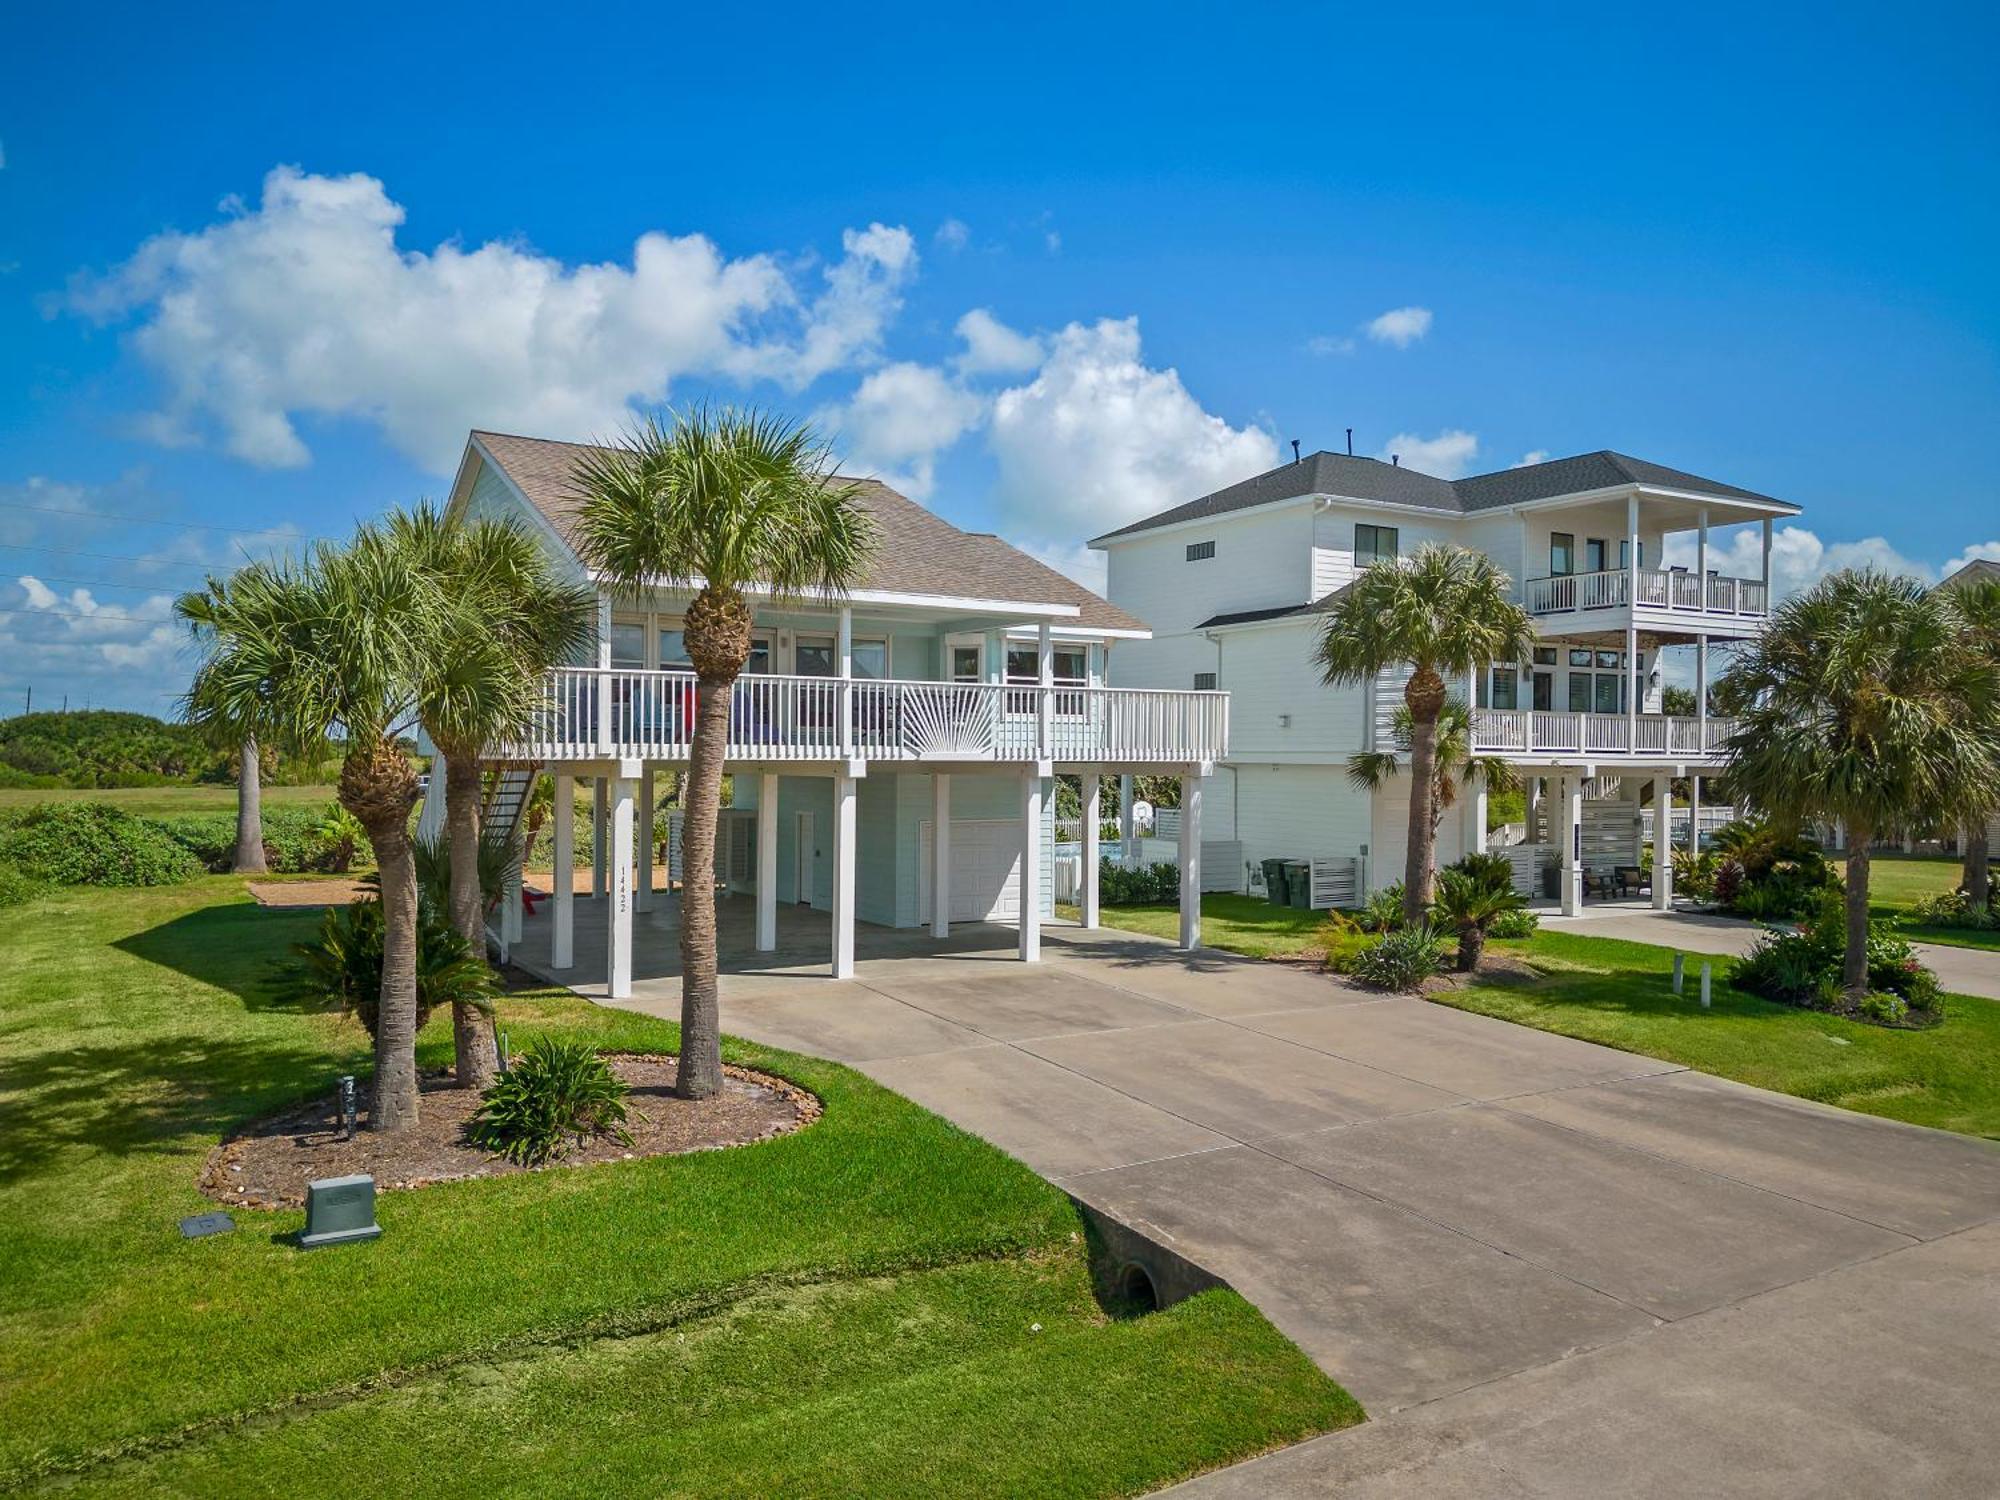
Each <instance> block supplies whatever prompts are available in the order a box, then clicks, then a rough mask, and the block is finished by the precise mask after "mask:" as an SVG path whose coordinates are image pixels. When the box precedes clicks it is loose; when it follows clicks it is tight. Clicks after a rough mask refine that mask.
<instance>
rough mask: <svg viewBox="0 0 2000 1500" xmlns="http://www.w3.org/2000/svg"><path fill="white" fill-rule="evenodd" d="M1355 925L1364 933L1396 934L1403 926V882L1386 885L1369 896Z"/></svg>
mask: <svg viewBox="0 0 2000 1500" xmlns="http://www.w3.org/2000/svg"><path fill="white" fill-rule="evenodd" d="M1355 923H1356V925H1358V926H1359V927H1360V928H1361V930H1362V931H1363V932H1394V931H1395V930H1396V929H1397V928H1398V927H1401V926H1402V925H1403V882H1402V881H1400V880H1398V881H1396V882H1395V883H1394V884H1393V885H1385V886H1383V887H1382V889H1381V890H1379V891H1376V892H1375V893H1374V894H1372V895H1371V896H1369V898H1368V904H1367V905H1366V906H1364V907H1363V908H1362V909H1361V914H1360V915H1359V916H1358V917H1356V918H1355Z"/></svg>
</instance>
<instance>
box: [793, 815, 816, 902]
mask: <svg viewBox="0 0 2000 1500" xmlns="http://www.w3.org/2000/svg"><path fill="white" fill-rule="evenodd" d="M813 853H814V850H813V815H812V814H811V813H809V812H802V813H800V814H799V815H798V837H797V839H796V840H795V841H794V847H793V859H794V861H795V864H796V867H797V868H796V870H795V872H794V877H793V885H792V889H793V890H794V891H795V892H796V893H797V894H796V895H795V896H794V897H793V899H794V900H796V901H797V902H798V904H799V905H800V906H811V905H812V899H813Z"/></svg>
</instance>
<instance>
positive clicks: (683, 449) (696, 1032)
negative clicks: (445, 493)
mask: <svg viewBox="0 0 2000 1500" xmlns="http://www.w3.org/2000/svg"><path fill="white" fill-rule="evenodd" d="M575 483H576V485H577V487H578V489H579V491H580V493H581V495H582V497H583V504H582V509H581V511H580V512H579V514H578V517H577V529H578V534H579V538H580V542H581V550H582V552H583V556H584V560H585V561H586V562H587V563H588V564H589V565H590V566H591V567H593V568H595V569H596V570H597V571H598V573H599V574H600V575H601V576H602V577H603V578H604V580H605V581H606V582H607V583H608V584H609V585H610V586H611V587H612V588H614V589H616V590H618V591H619V592H621V593H626V594H637V593H638V592H639V591H640V590H641V589H647V588H655V587H665V588H670V589H686V590H692V591H694V597H693V599H692V600H691V601H690V602H689V604H688V606H687V609H686V611H685V612H684V614H683V617H682V624H681V629H682V633H683V634H682V638H683V640H684V642H685V645H686V649H687V653H688V659H689V661H690V662H691V663H692V664H693V666H694V671H695V679H696V689H695V705H696V706H695V721H694V735H693V740H692V742H691V744H690V745H689V747H688V777H687V785H686V790H685V796H686V804H685V807H684V810H683V823H682V828H681V840H682V842H681V860H682V866H681V867H682V872H683V873H682V877H681V935H680V947H681V1052H680V1065H679V1070H678V1076H677V1078H676V1081H675V1087H676V1089H677V1091H678V1092H679V1093H680V1094H681V1095H682V1096H684V1097H686V1098H690V1099H705V1098H707V1097H708V1096H709V1095H711V1094H713V1093H715V1092H716V1091H717V1090H718V1089H719V1088H721V1086H722V1050H721V1032H720V1029H719V1019H718V1015H717V992H716V957H715V825H716V817H717V812H718V810H719V808H720V807H721V801H722V771H723V755H724V749H725V747H726V746H727V744H728V742H729V703H730V698H731V696H732V694H731V692H730V688H731V685H732V684H733V683H734V682H735V681H736V679H737V677H738V676H739V675H740V674H741V672H742V671H743V666H744V663H745V662H746V661H747V660H748V659H749V655H750V627H751V610H750V602H749V600H748V599H747V598H745V597H744V592H745V590H746V589H749V588H753V587H754V588H757V589H759V590H767V591H768V592H769V593H770V595H771V596H772V597H774V598H776V599H779V600H797V599H801V598H803V597H805V596H808V595H812V596H816V597H818V598H821V599H824V598H828V597H836V598H837V597H840V596H842V595H844V594H845V593H846V591H847V590H848V589H849V588H850V587H852V586H853V585H854V584H855V583H857V582H859V581H860V578H861V576H862V573H863V570H864V569H865V568H866V566H867V562H868V558H869V555H870V553H871V551H872V549H873V545H874V531H875V528H874V525H873V522H872V521H871V519H870V517H869V515H868V513H867V512H866V511H865V510H864V509H863V508H862V507H861V505H860V503H859V500H858V498H857V496H858V490H857V488H856V486H854V485H852V484H849V483H847V482H845V481H842V480H840V479H838V478H836V477H835V475H834V472H833V461H832V456H831V454H830V453H829V451H828V449H827V448H826V447H825V445H824V444H823V443H822V442H821V441H820V439H819V438H818V437H817V436H816V435H815V434H814V433H813V431H812V429H811V428H810V427H807V426H804V425H802V424H800V423H797V422H793V421H790V420H788V419H786V418H783V417H778V416H774V415H771V414H768V413H762V412H757V411H753V410H739V409H735V408H720V409H717V408H709V407H696V408H694V409H693V410H691V411H687V412H681V413H677V414H675V415H674V416H672V417H671V418H670V419H668V420H666V421H662V420H660V419H657V418H654V419H649V420H647V421H645V422H644V423H642V424H640V425H639V426H637V427H635V428H633V429H632V430H631V431H630V432H629V433H628V434H627V435H626V437H625V439H624V441H623V442H622V443H620V444H619V445H618V446H616V447H612V448H602V449H593V450H591V451H590V452H588V453H587V454H586V455H585V457H584V458H583V460H582V461H581V462H580V463H579V464H578V466H577V471H576V477H575Z"/></svg>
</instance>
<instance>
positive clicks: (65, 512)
mask: <svg viewBox="0 0 2000 1500" xmlns="http://www.w3.org/2000/svg"><path fill="white" fill-rule="evenodd" d="M0 510H31V511H34V512H36V513H37V514H40V515H45V516H82V517H84V518H85V519H87V520H92V521H120V522H123V523H124V524H125V525H127V526H180V527H183V528H185V529H187V530H189V531H227V532H232V533H235V534H236V535H239V536H241V535H246V534H247V533H246V532H245V531H244V528H243V527H241V526H222V525H219V524H217V523H216V522H214V521H168V520H162V519H160V518H157V517H154V516H120V515H114V514H112V513H111V512H110V511H106V510H71V509H69V508H68V507H66V506H61V505H23V504H21V503H19V502H18V501H13V500H0ZM297 540H299V541H302V542H330V541H333V540H335V538H333V537H330V536H301V537H299V538H297Z"/></svg>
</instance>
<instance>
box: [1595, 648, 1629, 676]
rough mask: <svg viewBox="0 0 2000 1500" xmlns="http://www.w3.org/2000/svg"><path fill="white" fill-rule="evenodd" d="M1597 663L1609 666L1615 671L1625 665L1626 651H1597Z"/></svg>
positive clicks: (1601, 665)
mask: <svg viewBox="0 0 2000 1500" xmlns="http://www.w3.org/2000/svg"><path fill="white" fill-rule="evenodd" d="M1597 664H1598V665H1599V666H1600V667H1609V668H1610V669H1611V670H1612V671H1614V672H1615V671H1617V670H1618V669H1619V668H1620V667H1622V666H1624V665H1625V653H1624V652H1623V651H1600V652H1598V653H1597Z"/></svg>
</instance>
